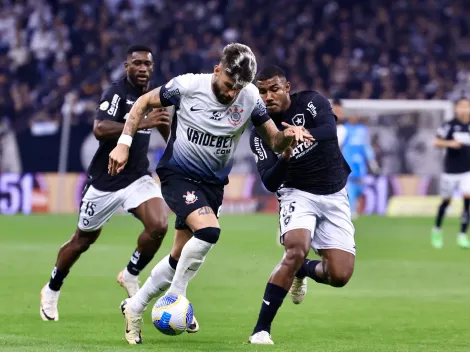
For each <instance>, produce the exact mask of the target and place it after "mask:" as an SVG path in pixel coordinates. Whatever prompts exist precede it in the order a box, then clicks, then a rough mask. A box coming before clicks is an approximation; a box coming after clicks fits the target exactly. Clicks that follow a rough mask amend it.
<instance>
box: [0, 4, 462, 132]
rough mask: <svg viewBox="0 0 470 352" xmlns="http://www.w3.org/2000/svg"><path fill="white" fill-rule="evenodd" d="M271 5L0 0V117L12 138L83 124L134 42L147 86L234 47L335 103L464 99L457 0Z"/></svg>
mask: <svg viewBox="0 0 470 352" xmlns="http://www.w3.org/2000/svg"><path fill="white" fill-rule="evenodd" d="M273 4H274V3H273V2H272V1H268V0H191V1H174V0H104V1H96V0H0V67H1V72H0V93H1V97H0V117H4V116H8V117H9V119H10V121H11V126H13V128H14V129H15V131H16V132H17V133H19V132H21V130H22V129H25V128H28V126H29V125H31V126H34V125H35V124H36V123H32V124H28V123H25V122H26V120H28V119H32V118H33V116H37V115H38V114H39V112H41V113H40V116H41V121H42V122H41V124H43V123H44V120H49V121H54V125H55V124H60V113H61V111H62V113H63V112H64V111H68V112H73V114H72V115H73V121H74V123H83V122H86V123H89V122H91V120H90V117H91V115H92V111H93V109H94V106H95V105H96V102H97V101H98V100H99V97H100V94H101V91H102V89H103V88H104V87H105V86H107V85H109V84H110V82H111V81H113V80H116V79H118V78H119V77H120V76H121V75H123V73H124V66H123V53H124V52H125V48H126V47H127V46H128V45H130V44H131V43H136V42H140V43H142V44H148V45H150V46H151V47H152V48H153V49H154V53H155V57H156V58H155V62H156V67H155V70H154V77H153V79H154V80H155V81H156V82H157V83H163V82H165V81H166V80H168V79H169V78H171V77H172V76H175V75H178V74H181V73H185V72H210V71H211V70H212V69H213V65H214V64H215V63H216V60H217V59H218V58H219V55H220V51H221V50H222V48H223V46H224V45H225V44H227V43H228V42H232V41H241V42H243V43H246V44H248V45H250V46H251V47H252V48H253V51H254V52H255V54H256V55H257V58H258V65H259V67H262V66H263V65H265V64H267V63H273V64H279V65H281V66H283V67H284V68H285V69H286V71H287V74H288V75H289V76H290V77H291V78H292V85H293V88H294V90H302V89H315V90H318V91H320V92H322V93H324V94H326V95H327V96H330V97H333V96H335V97H340V98H342V99H346V98H357V99H456V98H458V97H460V96H461V95H462V94H464V95H467V96H470V63H469V62H470V61H469V58H470V39H469V38H470V20H469V19H470V9H469V8H468V6H466V2H465V1H458V0H414V1H408V0H396V1H386V0H363V1H349V0H315V1H311V0H277V1H276V2H275V5H273ZM70 94H72V95H70ZM66 97H68V98H66ZM71 97H73V99H72V98H71ZM71 104H72V105H71ZM58 118H59V119H58ZM57 119H58V120H57ZM35 120H36V121H37V117H36V118H35ZM89 128H90V129H91V125H89Z"/></svg>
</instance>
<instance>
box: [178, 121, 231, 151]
mask: <svg viewBox="0 0 470 352" xmlns="http://www.w3.org/2000/svg"><path fill="white" fill-rule="evenodd" d="M186 136H187V138H188V141H189V142H191V143H194V144H197V145H202V146H204V147H213V148H217V149H216V151H215V154H216V155H225V154H230V153H231V152H232V146H233V137H232V136H213V135H211V134H209V133H205V132H202V131H198V130H195V129H194V128H191V127H188V131H187V133H186Z"/></svg>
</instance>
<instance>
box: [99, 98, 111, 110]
mask: <svg viewBox="0 0 470 352" xmlns="http://www.w3.org/2000/svg"><path fill="white" fill-rule="evenodd" d="M108 108H109V101H107V100H105V101H103V102H102V103H101V104H100V110H102V111H106V110H108Z"/></svg>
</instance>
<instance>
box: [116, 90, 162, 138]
mask: <svg viewBox="0 0 470 352" xmlns="http://www.w3.org/2000/svg"><path fill="white" fill-rule="evenodd" d="M152 108H162V104H161V102H160V87H158V88H155V89H154V90H151V91H150V92H148V93H146V94H144V95H142V96H141V97H139V99H137V101H136V102H135V103H134V106H133V107H132V109H131V111H130V112H129V117H128V118H127V121H126V123H125V124H124V129H123V131H122V134H123V135H127V136H131V137H133V136H134V134H135V133H136V131H137V128H138V126H139V124H140V121H141V120H142V119H143V118H144V116H145V114H146V113H147V112H148V111H149V110H150V109H152Z"/></svg>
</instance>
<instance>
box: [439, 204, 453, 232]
mask: <svg viewBox="0 0 470 352" xmlns="http://www.w3.org/2000/svg"><path fill="white" fill-rule="evenodd" d="M449 204H450V201H449V200H443V201H442V203H441V205H440V206H439V209H438V211H437V216H436V227H437V228H439V229H440V228H441V225H442V220H443V219H444V214H445V212H446V209H447V207H448V205H449Z"/></svg>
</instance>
